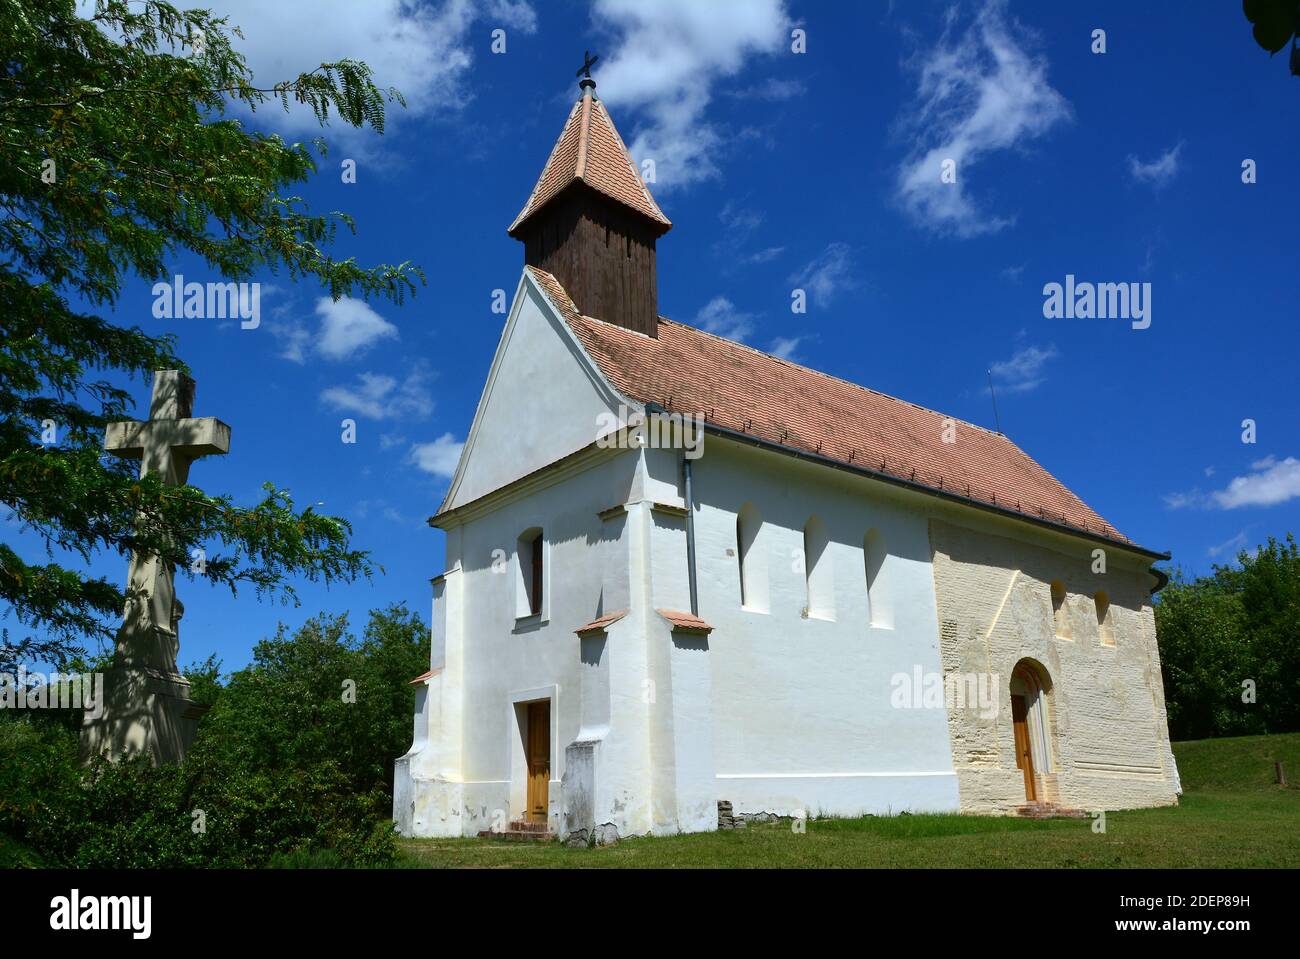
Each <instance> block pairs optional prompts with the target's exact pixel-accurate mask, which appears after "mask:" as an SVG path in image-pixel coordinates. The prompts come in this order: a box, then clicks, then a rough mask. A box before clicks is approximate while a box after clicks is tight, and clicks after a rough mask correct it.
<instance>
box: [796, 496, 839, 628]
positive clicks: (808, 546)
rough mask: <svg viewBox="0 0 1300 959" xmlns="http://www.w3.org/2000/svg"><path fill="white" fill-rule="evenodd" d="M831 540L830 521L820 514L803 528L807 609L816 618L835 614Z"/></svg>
mask: <svg viewBox="0 0 1300 959" xmlns="http://www.w3.org/2000/svg"><path fill="white" fill-rule="evenodd" d="M829 545H830V542H829V540H828V538H827V536H826V524H825V523H823V522H822V521H821V520H820V519H818V518H817V517H816V516H814V517H812V518H811V519H809V520H808V522H807V524H806V525H805V526H804V528H803V570H804V586H805V596H806V597H807V600H808V602H807V605H806V606H805V607H804V610H805V612H806V614H807V615H808V616H811V617H814V618H816V619H834V618H835V590H834V576H833V574H832V572H831V558H830V555H829V553H828V551H827V547H828V546H829Z"/></svg>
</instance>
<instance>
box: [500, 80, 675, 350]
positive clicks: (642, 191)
mask: <svg viewBox="0 0 1300 959" xmlns="http://www.w3.org/2000/svg"><path fill="white" fill-rule="evenodd" d="M581 86H582V88H583V89H582V97H581V99H579V100H578V102H577V103H576V104H574V107H573V110H572V112H571V113H570V114H569V119H568V121H567V122H566V123H565V126H564V130H563V131H562V132H561V133H560V138H559V140H558V141H556V144H555V148H554V149H553V150H552V151H551V156H550V159H548V160H547V162H546V167H545V168H544V169H543V170H542V175H541V177H540V178H539V179H538V181H537V185H536V186H535V187H534V188H533V192H532V195H531V196H530V197H529V198H528V203H527V204H525V206H524V209H523V210H522V211H521V212H520V214H519V216H518V217H517V218H516V219H515V222H514V223H513V224H512V225H511V227H510V230H509V231H508V232H509V234H510V235H511V236H513V237H514V238H515V239H517V240H520V241H522V242H523V244H524V263H525V265H527V266H533V267H536V268H538V269H540V270H545V271H546V272H547V273H550V274H551V275H552V276H554V277H555V278H556V279H557V280H559V281H560V283H561V284H562V285H563V286H564V289H565V291H566V292H567V293H568V294H569V296H570V297H571V298H572V300H573V302H574V305H575V306H576V307H577V308H578V310H579V311H580V312H581V313H582V314H583V315H584V316H590V317H594V318H596V319H598V320H604V321H605V322H607V323H613V324H616V325H618V326H621V327H623V328H624V329H628V330H633V331H635V332H637V333H643V334H645V335H646V336H650V337H657V336H658V329H659V288H658V274H657V269H656V265H655V242H656V241H657V240H658V238H659V237H660V236H662V235H663V234H664V233H666V232H667V231H668V230H669V229H671V228H672V223H671V222H670V221H669V219H668V218H667V217H666V216H664V214H663V212H662V211H661V210H660V209H659V206H658V204H656V203H655V201H654V198H653V197H652V196H651V195H650V191H649V190H647V189H646V187H645V184H644V183H642V182H641V178H640V176H639V174H638V173H637V169H636V166H635V164H634V163H633V162H632V158H631V156H630V155H629V154H628V152H627V147H625V146H624V145H623V140H622V138H621V137H620V136H619V135H618V131H617V130H616V129H615V128H614V123H613V121H612V120H611V119H610V116H609V113H608V111H607V110H606V109H605V106H604V104H603V103H602V102H601V101H600V100H599V99H597V98H596V95H595V86H596V85H595V83H594V82H593V81H592V80H591V79H590V78H587V79H584V80H583V81H582V84H581Z"/></svg>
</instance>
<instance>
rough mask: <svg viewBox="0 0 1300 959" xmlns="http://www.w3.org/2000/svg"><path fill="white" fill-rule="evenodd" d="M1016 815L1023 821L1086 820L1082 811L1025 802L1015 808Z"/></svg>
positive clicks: (1046, 803)
mask: <svg viewBox="0 0 1300 959" xmlns="http://www.w3.org/2000/svg"><path fill="white" fill-rule="evenodd" d="M1016 815H1017V816H1021V817H1023V818H1025V819H1087V818H1088V813H1087V812H1086V811H1084V810H1082V809H1067V808H1066V807H1064V806H1058V805H1056V803H1048V802H1027V803H1025V804H1024V805H1023V806H1017V807H1016Z"/></svg>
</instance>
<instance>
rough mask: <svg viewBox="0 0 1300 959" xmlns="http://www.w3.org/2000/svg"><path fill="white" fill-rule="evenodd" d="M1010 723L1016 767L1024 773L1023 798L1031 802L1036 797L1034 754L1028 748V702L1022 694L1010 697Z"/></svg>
mask: <svg viewBox="0 0 1300 959" xmlns="http://www.w3.org/2000/svg"><path fill="white" fill-rule="evenodd" d="M1011 725H1012V728H1013V729H1014V730H1015V734H1016V768H1017V769H1020V770H1022V771H1023V772H1024V774H1025V798H1026V799H1028V800H1029V801H1030V802H1033V801H1034V800H1035V799H1036V798H1038V797H1037V793H1036V792H1035V790H1034V754H1033V750H1031V749H1030V748H1029V704H1028V703H1027V702H1026V701H1025V697H1024V696H1015V695H1013V696H1012V697H1011Z"/></svg>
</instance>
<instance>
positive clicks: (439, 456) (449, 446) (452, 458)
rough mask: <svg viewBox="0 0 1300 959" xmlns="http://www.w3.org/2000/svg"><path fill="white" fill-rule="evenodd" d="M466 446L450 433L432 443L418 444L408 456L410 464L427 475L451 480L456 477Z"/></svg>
mask: <svg viewBox="0 0 1300 959" xmlns="http://www.w3.org/2000/svg"><path fill="white" fill-rule="evenodd" d="M464 447H465V444H464V443H461V442H458V441H457V439H456V437H454V436H452V435H451V434H450V433H443V434H442V435H441V436H439V437H438V438H437V439H436V440H434V441H433V442H432V443H416V444H415V445H414V446H412V447H411V452H410V453H409V454H408V459H409V460H410V462H412V463H414V464H415V465H416V466H417V467H418V468H419V469H421V470H423V471H424V472H426V473H430V474H432V475H434V476H437V477H440V478H442V479H451V478H452V477H453V476H455V475H456V464H457V463H458V462H460V451H461V450H462V449H464Z"/></svg>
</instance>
